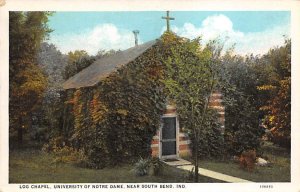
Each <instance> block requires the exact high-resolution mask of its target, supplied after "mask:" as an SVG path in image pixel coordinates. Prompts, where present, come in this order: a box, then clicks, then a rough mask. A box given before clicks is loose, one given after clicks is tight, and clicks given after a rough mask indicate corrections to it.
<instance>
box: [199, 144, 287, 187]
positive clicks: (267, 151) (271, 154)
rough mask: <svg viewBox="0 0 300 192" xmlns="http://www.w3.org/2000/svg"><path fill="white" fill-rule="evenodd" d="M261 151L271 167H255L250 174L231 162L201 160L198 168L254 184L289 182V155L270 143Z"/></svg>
mask: <svg viewBox="0 0 300 192" xmlns="http://www.w3.org/2000/svg"><path fill="white" fill-rule="evenodd" d="M262 151H263V157H264V158H267V159H268V160H269V161H270V162H271V165H270V166H267V167H259V166H256V167H255V170H254V171H253V172H252V173H251V172H247V171H244V170H242V169H240V168H239V165H238V164H237V163H234V162H232V161H226V162H225V161H212V160H201V161H200V167H202V168H206V169H210V170H212V171H217V172H220V173H224V174H227V175H231V176H235V177H239V178H242V179H247V180H250V181H255V182H290V181H291V176H290V173H291V172H290V170H291V164H290V154H289V153H288V152H286V150H285V149H283V148H280V147H277V146H274V145H272V144H270V143H266V144H265V145H264V146H263V147H262Z"/></svg>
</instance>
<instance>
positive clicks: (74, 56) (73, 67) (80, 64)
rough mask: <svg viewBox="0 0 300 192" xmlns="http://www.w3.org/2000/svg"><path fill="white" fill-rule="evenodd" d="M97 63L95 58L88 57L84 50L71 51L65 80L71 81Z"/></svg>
mask: <svg viewBox="0 0 300 192" xmlns="http://www.w3.org/2000/svg"><path fill="white" fill-rule="evenodd" d="M94 61H95V58H94V57H91V56H89V55H88V53H87V52H86V51H84V50H76V51H74V52H72V51H70V52H69V53H68V63H67V65H66V67H65V71H64V75H63V76H64V79H65V80H66V79H69V78H70V77H72V76H73V75H75V74H77V73H78V72H80V71H81V70H82V69H84V68H86V67H88V66H90V65H91V64H92V63H93V62H94Z"/></svg>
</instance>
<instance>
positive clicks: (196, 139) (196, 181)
mask: <svg viewBox="0 0 300 192" xmlns="http://www.w3.org/2000/svg"><path fill="white" fill-rule="evenodd" d="M195 145H196V146H195V150H196V151H195V183H198V181H199V172H198V169H199V162H198V161H199V160H198V134H196V138H195Z"/></svg>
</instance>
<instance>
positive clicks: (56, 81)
mask: <svg viewBox="0 0 300 192" xmlns="http://www.w3.org/2000/svg"><path fill="white" fill-rule="evenodd" d="M67 61H68V57H67V56H66V55H64V54H62V53H61V52H60V51H59V50H57V48H56V47H55V45H53V44H48V43H46V42H43V43H42V44H41V47H40V49H39V52H38V55H37V62H38V65H39V67H41V69H42V70H43V71H44V72H45V74H46V75H47V77H48V78H47V82H48V83H47V87H46V90H45V92H44V95H43V98H42V101H41V102H42V105H43V107H42V108H40V109H39V110H38V111H36V113H35V116H37V117H38V118H36V119H38V120H39V121H38V122H35V124H36V126H34V128H33V130H32V131H31V136H32V138H33V139H36V140H39V141H43V140H47V139H48V138H49V136H51V135H53V134H54V135H56V134H58V132H59V131H60V130H61V127H62V125H61V124H62V106H63V104H62V102H63V101H62V96H61V91H62V83H63V82H64V79H63V71H64V68H65V66H66V65H67Z"/></svg>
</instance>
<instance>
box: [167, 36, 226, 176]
mask: <svg viewBox="0 0 300 192" xmlns="http://www.w3.org/2000/svg"><path fill="white" fill-rule="evenodd" d="M163 39H164V43H166V44H167V45H169V46H171V48H170V49H171V54H170V55H169V56H168V57H167V59H166V60H165V64H166V68H167V69H166V78H165V79H164V80H163V82H164V83H165V86H166V89H167V93H168V96H169V100H173V101H175V103H176V107H177V111H178V114H179V117H180V122H181V126H183V127H184V128H185V129H186V130H188V131H189V133H190V137H191V139H192V149H193V156H194V158H195V170H196V171H195V181H196V182H197V181H198V156H201V155H211V154H220V152H218V151H219V150H221V147H220V146H222V139H220V138H221V134H220V130H218V129H217V128H216V127H215V125H216V123H215V121H216V118H215V117H216V116H215V115H213V114H214V111H213V109H212V108H209V107H208V105H209V102H210V96H211V94H212V93H213V91H215V90H216V89H217V86H218V83H219V82H218V72H219V64H220V63H219V62H218V59H217V58H218V56H219V52H218V51H217V52H214V51H216V50H218V49H217V48H218V47H216V46H215V45H216V44H215V43H214V42H210V44H208V45H207V46H206V47H202V45H201V44H200V43H199V41H200V39H194V40H191V41H190V40H188V39H180V38H177V37H175V35H174V34H172V33H165V36H164V37H163ZM199 146H200V148H199ZM202 146H204V147H202ZM200 149H202V150H203V151H202V150H200ZM198 152H200V154H198Z"/></svg>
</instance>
